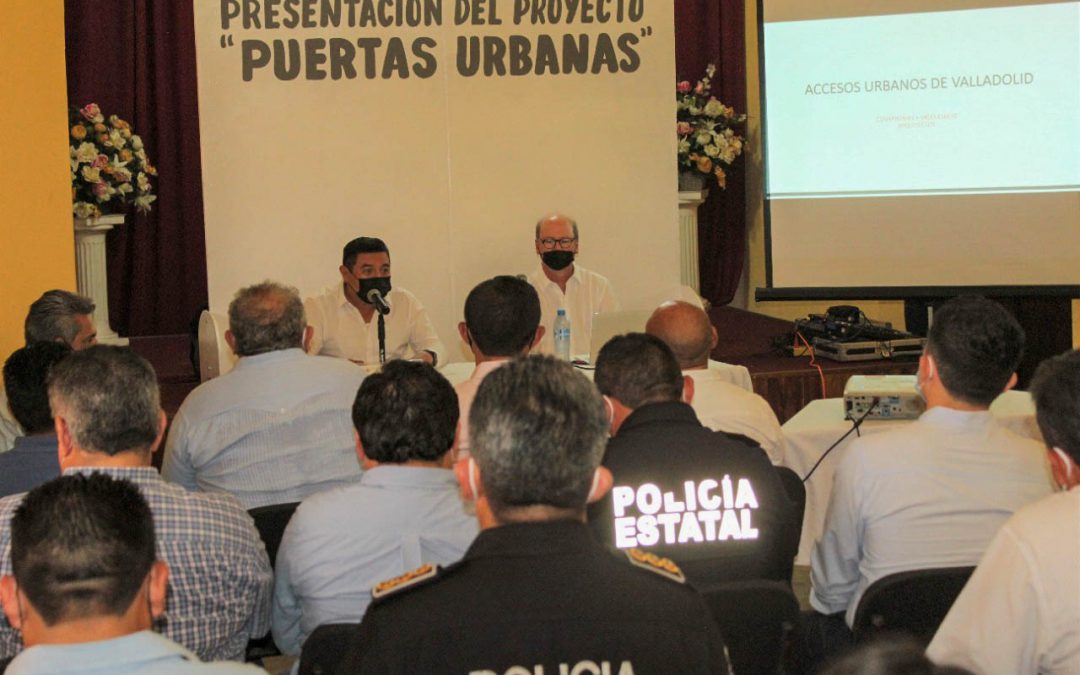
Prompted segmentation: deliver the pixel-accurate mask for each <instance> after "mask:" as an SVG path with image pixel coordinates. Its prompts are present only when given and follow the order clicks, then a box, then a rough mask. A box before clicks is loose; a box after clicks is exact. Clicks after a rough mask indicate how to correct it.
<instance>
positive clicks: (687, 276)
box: [679, 190, 709, 293]
mask: <svg viewBox="0 0 1080 675" xmlns="http://www.w3.org/2000/svg"><path fill="white" fill-rule="evenodd" d="M708 194H709V193H708V191H707V190H692V191H687V190H682V191H680V192H679V281H680V282H681V283H682V284H683V285H684V286H689V287H690V288H692V289H694V291H695V292H697V293H700V292H701V278H700V276H699V272H698V215H697V211H698V207H699V206H701V203H702V202H704V201H705V197H706V196H707V195H708Z"/></svg>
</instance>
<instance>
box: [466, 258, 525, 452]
mask: <svg viewBox="0 0 1080 675" xmlns="http://www.w3.org/2000/svg"><path fill="white" fill-rule="evenodd" d="M458 332H459V333H461V339H462V340H464V341H465V344H467V345H469V349H471V350H472V353H473V359H474V360H475V361H476V369H475V370H473V373H472V375H471V376H470V377H469V379H467V380H465V381H464V382H461V383H459V384H458V385H457V386H455V387H454V389H455V390H456V391H457V396H458V408H459V410H460V411H461V418H460V422H459V427H458V451H459V452H468V450H469V408H470V407H472V402H473V398H474V397H475V396H476V390H477V389H478V388H479V387H480V383H481V382H482V381H483V380H484V378H485V377H487V375H488V373H490V372H491V371H493V370H495V369H496V368H498V367H499V366H501V365H503V364H504V363H506V362H507V361H509V360H510V359H512V358H513V357H515V356H523V355H525V354H528V353H529V350H530V349H532V348H533V347H535V346H536V345H537V344H538V343H539V342H540V339H541V338H543V337H544V327H543V326H541V325H540V299H539V298H538V297H537V295H536V290H535V289H534V288H533V287H532V286H530V285H529V283H528V282H526V281H523V280H521V279H518V278H517V277H511V276H498V277H493V278H491V279H488V280H487V281H484V282H482V283H480V284H477V286H476V288H474V289H472V290H471V291H470V292H469V297H467V298H465V320H464V321H462V322H461V323H459V324H458Z"/></svg>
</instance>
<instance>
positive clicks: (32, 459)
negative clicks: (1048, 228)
mask: <svg viewBox="0 0 1080 675" xmlns="http://www.w3.org/2000/svg"><path fill="white" fill-rule="evenodd" d="M70 353H71V347H69V346H67V345H66V344H65V343H63V342H36V343H34V344H32V345H30V346H29V347H23V348H22V349H18V350H16V351H15V352H14V353H13V354H12V355H11V356H10V357H8V360H7V361H6V362H5V363H4V391H5V392H6V393H7V398H8V405H9V406H10V407H11V413H12V415H13V416H14V417H15V419H16V420H17V421H18V422H19V426H21V427H22V428H23V430H24V431H25V432H26V435H25V436H19V437H17V438H16V439H15V446H14V447H13V448H12V449H11V451H10V452H5V453H4V454H0V497H6V496H8V495H14V494H18V493H20V492H26V491H27V490H29V489H31V488H33V487H34V486H35V485H39V484H41V483H44V482H45V481H47V480H49V479H50V478H56V477H57V476H59V475H60V464H59V462H58V461H57V459H56V428H55V426H54V425H53V418H52V413H50V412H49V390H48V388H47V387H46V385H45V381H46V378H47V377H48V375H49V371H50V370H51V369H52V367H53V365H54V364H56V363H58V362H59V361H60V360H61V359H63V358H64V357H65V356H67V355H68V354H70Z"/></svg>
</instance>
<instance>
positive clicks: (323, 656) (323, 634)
mask: <svg viewBox="0 0 1080 675" xmlns="http://www.w3.org/2000/svg"><path fill="white" fill-rule="evenodd" d="M359 629H360V624H358V623H327V624H323V625H322V626H319V627H318V628H316V629H315V630H314V631H313V632H312V633H311V635H309V636H308V638H307V640H305V641H304V647H303V649H301V650H300V671H299V672H300V675H328V674H329V673H333V672H336V671H337V666H338V664H339V663H341V660H342V659H343V658H345V653H346V652H347V651H348V649H349V645H350V644H351V643H352V637H353V636H354V635H356V632H357V631H358V630H359Z"/></svg>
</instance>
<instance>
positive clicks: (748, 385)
mask: <svg viewBox="0 0 1080 675" xmlns="http://www.w3.org/2000/svg"><path fill="white" fill-rule="evenodd" d="M710 367H711V368H713V369H715V370H718V371H719V372H721V373H722V374H723V376H724V379H725V380H727V381H728V382H730V383H732V384H734V385H736V386H739V387H742V388H743V389H745V390H747V391H751V392H752V391H754V383H753V382H752V381H751V379H750V371H749V370H747V368H746V366H736V365H733V364H730V363H720V362H717V361H713V362H712V363H711V365H710ZM474 368H476V364H475V363H473V362H472V361H457V362H455V363H448V364H446V365H445V366H439V372H441V373H442V374H443V377H445V378H446V379H448V380H450V384H455V385H456V384H457V383H458V382H464V381H465V380H467V379H469V376H471V375H472V372H473V369H474ZM578 372H580V373H582V374H584V375H585V377H587V378H589V379H590V380H591V379H593V368H592V366H585V367H579V368H578Z"/></svg>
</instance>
